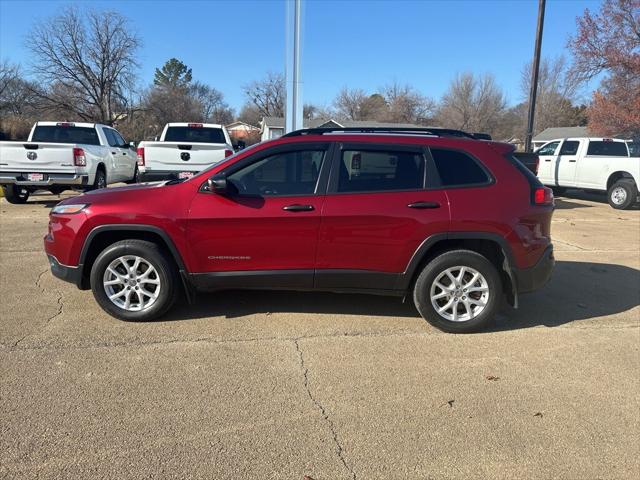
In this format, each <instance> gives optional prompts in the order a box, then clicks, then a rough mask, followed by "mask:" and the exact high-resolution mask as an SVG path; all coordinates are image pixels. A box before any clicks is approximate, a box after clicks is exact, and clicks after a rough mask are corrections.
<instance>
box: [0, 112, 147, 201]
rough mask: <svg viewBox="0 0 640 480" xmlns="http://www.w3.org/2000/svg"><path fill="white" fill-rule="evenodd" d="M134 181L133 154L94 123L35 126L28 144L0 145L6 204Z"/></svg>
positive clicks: (105, 128)
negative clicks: (43, 194)
mask: <svg viewBox="0 0 640 480" xmlns="http://www.w3.org/2000/svg"><path fill="white" fill-rule="evenodd" d="M137 180H138V167H137V156H136V152H135V151H134V150H133V148H132V147H130V146H129V145H128V144H127V143H126V142H125V141H124V139H123V138H122V135H120V134H119V133H118V131H117V130H115V129H113V128H111V127H109V126H107V125H100V124H97V123H69V122H37V123H36V124H35V125H34V126H33V128H32V129H31V133H30V134H29V138H28V140H27V141H26V142H24V141H23V142H0V185H2V189H3V191H4V195H5V197H6V199H7V201H8V202H10V203H25V202H26V201H27V199H28V198H29V195H30V194H31V193H33V192H34V191H36V190H49V191H50V192H51V193H54V194H59V193H61V192H62V191H64V190H68V189H80V190H91V189H96V188H104V187H106V186H107V185H108V184H110V183H115V182H130V183H135V182H137Z"/></svg>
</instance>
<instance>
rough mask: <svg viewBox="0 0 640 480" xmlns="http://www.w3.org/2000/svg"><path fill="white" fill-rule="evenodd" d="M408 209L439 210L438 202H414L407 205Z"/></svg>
mask: <svg viewBox="0 0 640 480" xmlns="http://www.w3.org/2000/svg"><path fill="white" fill-rule="evenodd" d="M407 207H409V208H419V209H425V208H440V204H439V203H438V202H414V203H410V204H409V205H407Z"/></svg>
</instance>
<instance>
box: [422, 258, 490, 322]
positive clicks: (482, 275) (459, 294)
mask: <svg viewBox="0 0 640 480" xmlns="http://www.w3.org/2000/svg"><path fill="white" fill-rule="evenodd" d="M501 298H502V284H501V281H500V275H499V274H498V271H497V269H496V267H495V266H494V265H493V264H492V263H491V262H490V261H489V260H487V259H486V258H485V257H483V256H482V255H480V254H479V253H476V252H473V251H470V250H453V251H449V252H446V253H443V254H441V255H439V256H438V257H436V258H434V259H433V260H432V261H431V262H429V263H428V264H427V265H426V266H425V268H424V270H423V271H422V272H421V273H420V276H419V277H418V279H417V281H416V284H415V287H414V291H413V300H414V302H415V305H416V308H417V309H418V311H419V312H420V315H422V317H423V318H424V319H425V320H427V321H428V322H429V323H430V324H431V325H433V326H434V327H437V328H439V329H441V330H444V331H446V332H452V333H471V332H476V331H478V330H481V329H483V328H485V327H486V326H487V325H488V324H489V323H490V322H491V321H492V320H493V317H494V316H495V314H496V312H497V310H498V308H499V306H500V303H501Z"/></svg>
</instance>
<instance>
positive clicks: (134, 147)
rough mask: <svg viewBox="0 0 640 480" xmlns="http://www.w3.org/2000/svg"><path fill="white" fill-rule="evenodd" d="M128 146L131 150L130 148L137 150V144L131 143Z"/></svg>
mask: <svg viewBox="0 0 640 480" xmlns="http://www.w3.org/2000/svg"><path fill="white" fill-rule="evenodd" d="M128 146H129V148H130V149H131V150H135V149H136V142H129V145H128ZM125 148H126V147H125Z"/></svg>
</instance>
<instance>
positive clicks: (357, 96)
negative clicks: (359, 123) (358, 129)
mask: <svg viewBox="0 0 640 480" xmlns="http://www.w3.org/2000/svg"><path fill="white" fill-rule="evenodd" d="M367 98H368V97H367V94H366V93H365V92H364V90H361V89H353V90H350V89H348V88H347V87H344V88H343V89H342V90H340V92H339V93H338V96H337V97H336V99H335V100H334V102H333V105H334V107H335V108H336V114H337V115H338V117H339V118H342V119H345V120H362V119H363V118H362V116H363V112H362V104H363V103H364V102H365V100H366V99H367Z"/></svg>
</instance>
